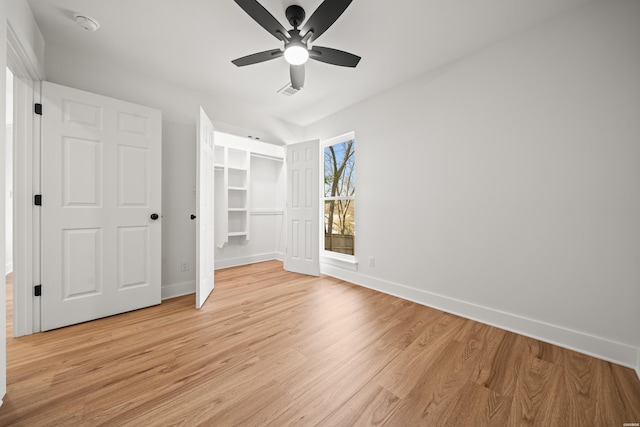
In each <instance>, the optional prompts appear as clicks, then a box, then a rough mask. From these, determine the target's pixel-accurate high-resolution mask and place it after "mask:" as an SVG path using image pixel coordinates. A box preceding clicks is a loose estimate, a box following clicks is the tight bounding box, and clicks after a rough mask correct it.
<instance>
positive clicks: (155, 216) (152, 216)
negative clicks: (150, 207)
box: [151, 213, 160, 221]
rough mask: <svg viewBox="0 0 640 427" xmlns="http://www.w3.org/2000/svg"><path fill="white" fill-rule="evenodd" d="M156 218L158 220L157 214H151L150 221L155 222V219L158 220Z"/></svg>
mask: <svg viewBox="0 0 640 427" xmlns="http://www.w3.org/2000/svg"><path fill="white" fill-rule="evenodd" d="M158 218H160V216H159V215H158V214H157V213H153V214H151V219H152V220H154V221H155V220H156V219H158Z"/></svg>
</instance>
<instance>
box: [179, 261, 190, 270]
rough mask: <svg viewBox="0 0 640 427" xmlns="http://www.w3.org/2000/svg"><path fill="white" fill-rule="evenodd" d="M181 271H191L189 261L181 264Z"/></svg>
mask: <svg viewBox="0 0 640 427" xmlns="http://www.w3.org/2000/svg"><path fill="white" fill-rule="evenodd" d="M180 271H189V261H182V263H180Z"/></svg>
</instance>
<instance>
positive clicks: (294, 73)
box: [289, 64, 304, 90]
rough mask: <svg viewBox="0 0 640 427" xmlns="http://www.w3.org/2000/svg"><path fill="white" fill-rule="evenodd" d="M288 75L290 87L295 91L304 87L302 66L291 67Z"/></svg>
mask: <svg viewBox="0 0 640 427" xmlns="http://www.w3.org/2000/svg"><path fill="white" fill-rule="evenodd" d="M289 74H291V87H292V88H294V89H297V90H300V89H302V88H303V87H304V64H302V65H291V66H290V67H289Z"/></svg>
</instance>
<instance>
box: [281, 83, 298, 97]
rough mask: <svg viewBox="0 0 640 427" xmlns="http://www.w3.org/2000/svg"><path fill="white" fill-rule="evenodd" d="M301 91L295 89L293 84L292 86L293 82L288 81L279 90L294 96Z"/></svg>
mask: <svg viewBox="0 0 640 427" xmlns="http://www.w3.org/2000/svg"><path fill="white" fill-rule="evenodd" d="M299 91H300V90H299V89H294V88H293V86H291V83H287V84H286V85H284V86H283V87H282V88H281V89H280V90H279V91H278V93H281V94H283V95H286V96H293V95H295V94H296V93H298V92H299Z"/></svg>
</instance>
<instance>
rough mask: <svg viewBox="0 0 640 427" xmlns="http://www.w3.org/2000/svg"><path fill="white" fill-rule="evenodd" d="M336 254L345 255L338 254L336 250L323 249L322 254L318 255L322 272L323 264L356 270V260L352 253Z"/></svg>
mask: <svg viewBox="0 0 640 427" xmlns="http://www.w3.org/2000/svg"><path fill="white" fill-rule="evenodd" d="M336 255H345V254H339V253H337V252H329V251H323V254H322V255H320V271H321V272H323V270H324V269H323V266H324V265H327V266H331V267H338V268H342V269H345V270H349V271H358V261H357V260H356V257H354V256H353V255H345V256H344V257H340V256H336Z"/></svg>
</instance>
